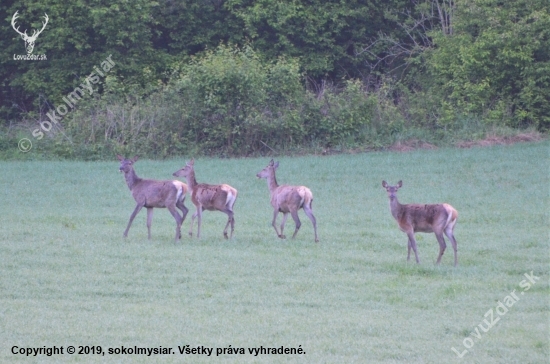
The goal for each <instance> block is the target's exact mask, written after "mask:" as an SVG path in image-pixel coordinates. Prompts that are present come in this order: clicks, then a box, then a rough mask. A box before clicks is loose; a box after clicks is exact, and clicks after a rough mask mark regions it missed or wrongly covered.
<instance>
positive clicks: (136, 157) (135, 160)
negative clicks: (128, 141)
mask: <svg viewBox="0 0 550 364" xmlns="http://www.w3.org/2000/svg"><path fill="white" fill-rule="evenodd" d="M138 158H139V157H138V156H137V155H135V156H134V159H132V162H133V163H135V162H137V160H138Z"/></svg>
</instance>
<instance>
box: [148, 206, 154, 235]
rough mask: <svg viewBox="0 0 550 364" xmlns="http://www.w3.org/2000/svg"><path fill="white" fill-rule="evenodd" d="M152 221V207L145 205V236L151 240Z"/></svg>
mask: <svg viewBox="0 0 550 364" xmlns="http://www.w3.org/2000/svg"><path fill="white" fill-rule="evenodd" d="M152 222H153V208H152V207H147V238H148V239H149V240H151V223H152Z"/></svg>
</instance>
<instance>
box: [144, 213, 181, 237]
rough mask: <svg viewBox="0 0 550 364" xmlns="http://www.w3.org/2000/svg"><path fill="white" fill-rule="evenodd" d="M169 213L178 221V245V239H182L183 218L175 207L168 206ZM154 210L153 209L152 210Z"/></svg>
mask: <svg viewBox="0 0 550 364" xmlns="http://www.w3.org/2000/svg"><path fill="white" fill-rule="evenodd" d="M166 208H167V209H168V211H170V213H171V214H172V216H174V219H176V243H177V242H178V239H181V223H182V222H183V219H182V218H181V216H180V214H179V213H178V210H176V207H175V206H173V205H172V206H166ZM151 210H152V209H151Z"/></svg>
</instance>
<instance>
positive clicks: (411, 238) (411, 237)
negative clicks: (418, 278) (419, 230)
mask: <svg viewBox="0 0 550 364" xmlns="http://www.w3.org/2000/svg"><path fill="white" fill-rule="evenodd" d="M407 236H408V237H409V244H411V248H412V250H413V251H414V256H415V258H416V262H417V263H419V264H420V259H418V252H417V251H416V239H415V238H414V232H408V233H407Z"/></svg>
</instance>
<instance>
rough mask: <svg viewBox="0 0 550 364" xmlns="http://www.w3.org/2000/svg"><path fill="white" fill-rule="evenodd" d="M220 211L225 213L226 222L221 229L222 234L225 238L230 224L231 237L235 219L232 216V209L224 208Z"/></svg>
mask: <svg viewBox="0 0 550 364" xmlns="http://www.w3.org/2000/svg"><path fill="white" fill-rule="evenodd" d="M222 212H224V213H226V214H227V224H225V229H223V236H224V237H225V238H226V239H227V227H228V226H229V224H231V236H230V237H231V238H232V237H233V230H234V229H235V219H234V218H233V211H231V210H229V209H225V210H223V211H222Z"/></svg>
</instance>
